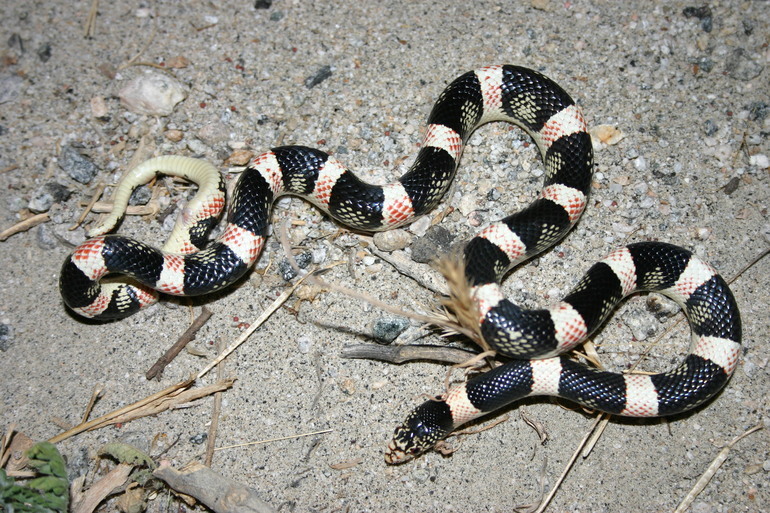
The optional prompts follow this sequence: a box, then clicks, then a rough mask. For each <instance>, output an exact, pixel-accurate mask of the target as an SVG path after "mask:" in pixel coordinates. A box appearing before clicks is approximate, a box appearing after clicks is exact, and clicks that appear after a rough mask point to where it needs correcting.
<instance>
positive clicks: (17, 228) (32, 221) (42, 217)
mask: <svg viewBox="0 0 770 513" xmlns="http://www.w3.org/2000/svg"><path fill="white" fill-rule="evenodd" d="M50 219H51V218H50V217H49V216H48V212H43V213H42V214H37V215H34V216H32V217H30V218H29V219H25V220H24V221H21V222H19V223H16V224H15V225H13V226H11V227H10V228H8V229H6V230H3V231H2V232H1V233H0V241H4V240H6V239H7V238H8V237H10V236H11V235H16V234H17V233H20V232H26V231H27V230H29V229H31V228H34V227H35V226H37V225H39V224H43V223H46V222H48V221H50Z"/></svg>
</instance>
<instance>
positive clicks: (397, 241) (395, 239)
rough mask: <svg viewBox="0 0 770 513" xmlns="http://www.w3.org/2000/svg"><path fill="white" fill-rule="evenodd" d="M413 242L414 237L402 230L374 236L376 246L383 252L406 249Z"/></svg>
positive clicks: (379, 233)
mask: <svg viewBox="0 0 770 513" xmlns="http://www.w3.org/2000/svg"><path fill="white" fill-rule="evenodd" d="M411 242H412V236H411V235H410V234H409V233H408V232H407V231H406V230H402V229H396V230H388V231H386V232H377V233H375V234H374V245H375V246H377V247H378V248H379V249H381V250H382V251H396V250H399V249H404V248H405V247H407V246H408V245H409V244H410V243H411Z"/></svg>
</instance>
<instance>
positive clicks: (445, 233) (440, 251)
mask: <svg viewBox="0 0 770 513" xmlns="http://www.w3.org/2000/svg"><path fill="white" fill-rule="evenodd" d="M453 240H454V235H452V234H451V233H450V232H449V230H447V229H446V228H444V227H442V226H438V225H436V226H431V227H430V228H428V231H427V232H426V233H425V235H423V236H422V237H420V238H419V239H417V240H416V241H414V242H413V243H412V246H411V248H412V260H413V261H415V262H419V263H421V264H427V263H428V262H432V261H433V260H435V259H436V258H439V257H441V256H442V255H444V254H446V253H447V252H448V251H449V248H450V246H451V245H452V241H453Z"/></svg>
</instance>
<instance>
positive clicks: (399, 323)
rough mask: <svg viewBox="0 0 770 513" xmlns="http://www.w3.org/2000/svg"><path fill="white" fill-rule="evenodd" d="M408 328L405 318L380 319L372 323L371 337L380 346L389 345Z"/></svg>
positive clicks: (407, 321) (407, 320)
mask: <svg viewBox="0 0 770 513" xmlns="http://www.w3.org/2000/svg"><path fill="white" fill-rule="evenodd" d="M408 327H409V319H407V318H406V317H380V318H379V319H377V320H376V321H374V327H373V328H372V335H374V338H375V340H376V341H377V342H378V343H380V344H390V343H391V342H393V341H394V340H396V338H397V337H398V336H399V335H401V334H402V333H403V332H404V331H406V329H407V328H408Z"/></svg>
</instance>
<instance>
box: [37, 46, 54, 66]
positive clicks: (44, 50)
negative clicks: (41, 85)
mask: <svg viewBox="0 0 770 513" xmlns="http://www.w3.org/2000/svg"><path fill="white" fill-rule="evenodd" d="M37 58H38V59H40V60H41V61H42V62H48V59H50V58H51V43H43V44H42V45H40V47H39V48H38V49H37Z"/></svg>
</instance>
